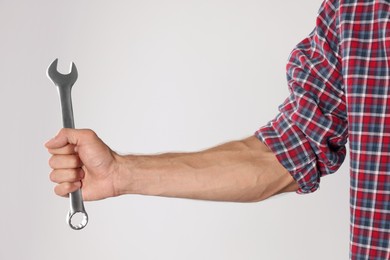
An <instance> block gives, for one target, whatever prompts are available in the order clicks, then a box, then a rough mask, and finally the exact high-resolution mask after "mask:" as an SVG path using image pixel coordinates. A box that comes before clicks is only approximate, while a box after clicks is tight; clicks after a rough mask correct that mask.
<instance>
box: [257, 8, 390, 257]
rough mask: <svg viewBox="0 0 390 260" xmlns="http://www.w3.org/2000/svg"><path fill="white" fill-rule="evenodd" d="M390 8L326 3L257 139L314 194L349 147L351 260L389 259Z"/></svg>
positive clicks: (289, 68)
mask: <svg viewBox="0 0 390 260" xmlns="http://www.w3.org/2000/svg"><path fill="white" fill-rule="evenodd" d="M389 59H390V2H389V1H388V0H386V1H385V0H371V1H367V0H366V1H336V0H329V1H325V2H324V3H323V4H322V6H321V8H320V11H319V14H318V17H317V24H316V27H315V29H314V30H313V32H312V33H311V34H310V35H309V36H308V37H307V38H306V39H304V40H303V41H302V42H300V43H299V44H298V45H297V46H296V48H295V49H294V50H293V51H292V53H291V55H290V58H289V62H288V64H287V78H288V85H289V89H290V96H289V97H288V98H287V100H286V101H285V102H284V103H283V104H282V105H281V106H280V113H279V115H278V116H277V117H276V118H275V119H274V120H272V121H271V122H269V123H268V124H267V125H266V126H264V127H262V128H261V129H260V130H258V131H257V132H256V135H257V136H258V137H259V138H260V139H261V140H262V141H263V142H264V143H265V144H266V145H267V146H268V147H269V148H270V149H271V150H272V151H273V152H274V153H275V154H276V156H277V158H278V159H279V161H280V162H281V164H282V165H283V166H284V167H285V168H286V169H287V170H288V171H289V172H290V173H291V175H292V176H293V178H294V179H295V180H296V181H297V182H298V183H299V186H300V188H299V190H298V192H299V193H309V192H313V191H315V190H316V189H317V188H318V186H319V182H320V177H322V176H324V175H327V174H331V173H333V172H335V171H336V170H337V169H338V168H339V167H340V165H341V163H342V162H343V160H344V158H345V155H346V149H345V145H346V143H347V140H348V141H349V147H350V161H351V164H350V175H351V176H350V177H351V178H350V180H351V185H350V196H351V197H350V206H351V208H350V211H351V236H350V257H351V259H386V260H389V259H390V244H389V242H390V60H389Z"/></svg>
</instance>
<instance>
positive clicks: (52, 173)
mask: <svg viewBox="0 0 390 260" xmlns="http://www.w3.org/2000/svg"><path fill="white" fill-rule="evenodd" d="M49 179H50V180H51V181H52V182H56V180H57V178H56V173H55V171H52V172H51V173H50V174H49Z"/></svg>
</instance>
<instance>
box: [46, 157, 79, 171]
mask: <svg viewBox="0 0 390 260" xmlns="http://www.w3.org/2000/svg"><path fill="white" fill-rule="evenodd" d="M49 165H50V167H51V168H52V169H71V168H80V167H81V166H82V162H81V160H80V158H79V157H78V156H77V155H75V154H71V155H64V154H59V155H53V156H52V157H51V158H50V159H49Z"/></svg>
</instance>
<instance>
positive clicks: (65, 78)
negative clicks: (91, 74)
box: [47, 59, 78, 87]
mask: <svg viewBox="0 0 390 260" xmlns="http://www.w3.org/2000/svg"><path fill="white" fill-rule="evenodd" d="M57 64H58V59H55V60H54V61H53V62H52V63H51V64H50V66H49V67H48V68H47V76H48V77H49V79H50V80H51V81H53V83H54V84H55V85H56V86H58V87H63V86H68V87H72V86H73V84H74V83H75V82H76V80H77V76H78V73H77V68H76V65H75V64H74V63H73V62H72V65H71V69H70V72H69V74H62V73H60V72H58V70H57Z"/></svg>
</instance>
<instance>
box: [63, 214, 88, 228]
mask: <svg viewBox="0 0 390 260" xmlns="http://www.w3.org/2000/svg"><path fill="white" fill-rule="evenodd" d="M66 222H68V224H69V226H70V227H71V228H72V229H74V230H81V229H83V228H84V227H85V226H86V225H87V224H88V214H87V213H86V212H82V211H75V212H71V211H69V212H68V215H67V216H66Z"/></svg>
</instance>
